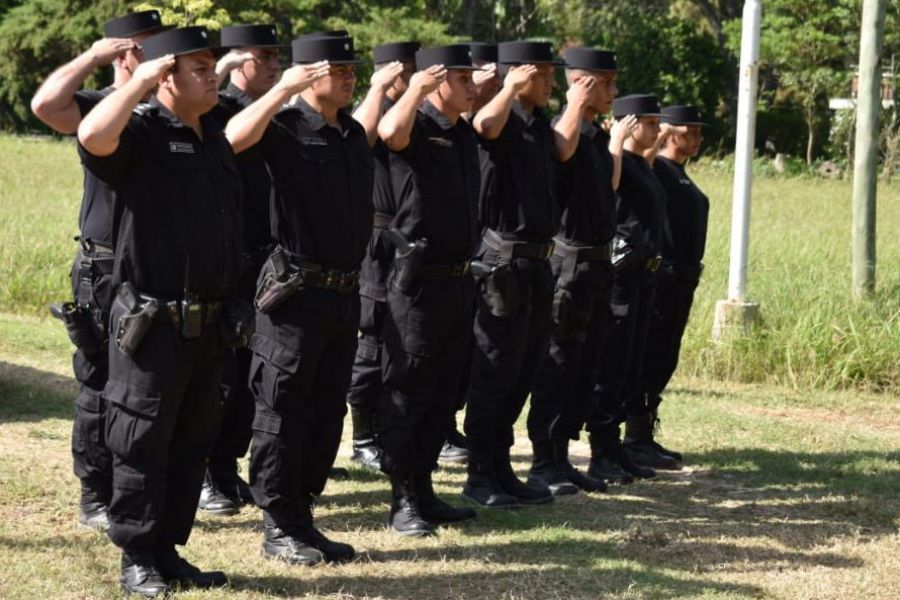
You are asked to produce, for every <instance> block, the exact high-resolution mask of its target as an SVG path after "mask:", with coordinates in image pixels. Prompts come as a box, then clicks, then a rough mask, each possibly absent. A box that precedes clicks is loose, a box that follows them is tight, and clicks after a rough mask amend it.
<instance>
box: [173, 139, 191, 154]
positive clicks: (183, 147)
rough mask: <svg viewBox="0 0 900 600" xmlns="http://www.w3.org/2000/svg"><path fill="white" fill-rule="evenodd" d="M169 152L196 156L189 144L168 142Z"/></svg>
mask: <svg viewBox="0 0 900 600" xmlns="http://www.w3.org/2000/svg"><path fill="white" fill-rule="evenodd" d="M169 152H172V153H173V154H196V151H195V150H194V145H193V144H191V143H190V142H169Z"/></svg>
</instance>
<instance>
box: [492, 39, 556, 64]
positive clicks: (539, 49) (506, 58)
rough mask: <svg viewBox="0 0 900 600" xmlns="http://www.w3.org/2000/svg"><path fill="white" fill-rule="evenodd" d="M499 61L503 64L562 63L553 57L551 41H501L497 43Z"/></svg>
mask: <svg viewBox="0 0 900 600" xmlns="http://www.w3.org/2000/svg"><path fill="white" fill-rule="evenodd" d="M497 62H498V63H500V64H503V65H541V64H551V65H561V64H562V63H561V62H559V61H558V60H556V58H554V57H553V45H552V44H551V43H550V42H523V41H517V42H501V43H500V44H498V45H497Z"/></svg>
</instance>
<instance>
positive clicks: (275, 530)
mask: <svg viewBox="0 0 900 600" xmlns="http://www.w3.org/2000/svg"><path fill="white" fill-rule="evenodd" d="M263 528H264V532H263V535H264V538H263V554H264V555H265V557H266V558H271V559H276V560H283V561H285V562H287V563H290V564H292V565H316V564H319V563H320V562H324V561H325V554H324V553H323V552H322V551H321V550H319V549H317V548H314V547H312V546H311V545H309V544H308V543H306V542H305V541H303V540H301V539H299V538H297V537H296V536H294V535H292V534H290V533H288V531H287V530H286V529H291V530H292V529H294V528H293V527H287V526H286V529H282V527H281V526H279V525H278V523H276V522H275V519H274V518H273V517H272V515H271V514H269V513H268V512H263Z"/></svg>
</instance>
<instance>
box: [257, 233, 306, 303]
mask: <svg viewBox="0 0 900 600" xmlns="http://www.w3.org/2000/svg"><path fill="white" fill-rule="evenodd" d="M262 273H263V274H262V276H261V277H260V280H259V283H258V284H257V286H256V297H255V298H254V300H253V304H254V306H255V307H256V310H258V311H259V312H261V313H262V314H264V315H268V314H270V313H271V312H272V311H274V310H275V309H276V308H278V307H279V306H280V305H281V304H282V303H283V302H284V301H285V300H287V299H288V298H290V297H291V296H293V295H294V294H295V293H296V292H297V290H298V289H299V288H300V286H301V284H302V283H303V279H302V274H301V272H300V270H299V269H297V268H295V267H294V266H293V265H292V264H291V262H290V259H289V257H288V256H287V254H286V253H285V251H284V249H283V248H281V247H280V246H279V247H277V248H275V250H273V251H272V254H270V255H269V258H268V260H267V261H266V265H265V266H264V267H263V271H262Z"/></svg>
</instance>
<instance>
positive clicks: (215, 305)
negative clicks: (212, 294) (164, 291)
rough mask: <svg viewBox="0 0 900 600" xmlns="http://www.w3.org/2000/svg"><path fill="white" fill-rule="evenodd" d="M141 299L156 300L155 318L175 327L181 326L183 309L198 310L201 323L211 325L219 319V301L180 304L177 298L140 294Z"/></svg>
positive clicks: (220, 307)
mask: <svg viewBox="0 0 900 600" xmlns="http://www.w3.org/2000/svg"><path fill="white" fill-rule="evenodd" d="M141 299H142V300H156V302H157V304H158V305H159V310H158V311H156V319H157V320H159V321H164V322H166V323H172V324H173V325H175V326H176V327H180V326H181V320H182V318H181V315H182V310H185V309H188V310H190V311H198V314H199V315H200V322H201V323H202V324H203V325H212V324H213V323H215V322H216V321H217V320H218V319H219V315H221V314H222V303H221V302H191V303H190V304H189V306H182V303H181V301H179V300H171V301H169V302H165V301H162V300H159V299H155V298H153V297H152V296H145V295H144V294H141Z"/></svg>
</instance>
